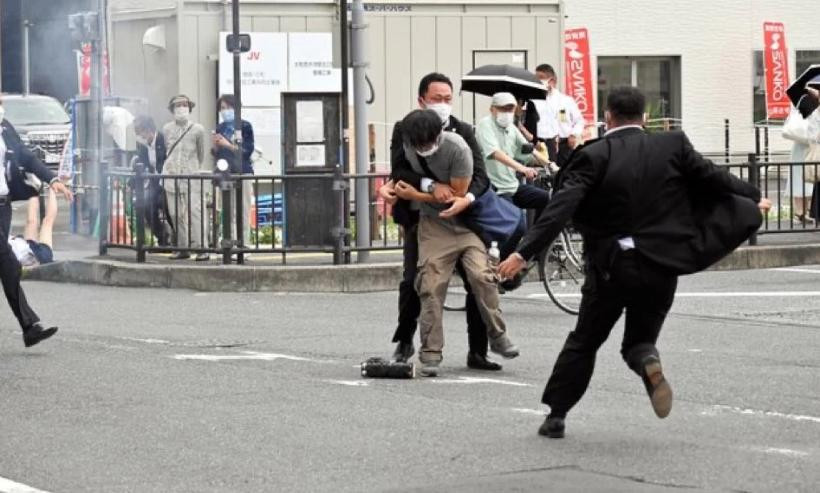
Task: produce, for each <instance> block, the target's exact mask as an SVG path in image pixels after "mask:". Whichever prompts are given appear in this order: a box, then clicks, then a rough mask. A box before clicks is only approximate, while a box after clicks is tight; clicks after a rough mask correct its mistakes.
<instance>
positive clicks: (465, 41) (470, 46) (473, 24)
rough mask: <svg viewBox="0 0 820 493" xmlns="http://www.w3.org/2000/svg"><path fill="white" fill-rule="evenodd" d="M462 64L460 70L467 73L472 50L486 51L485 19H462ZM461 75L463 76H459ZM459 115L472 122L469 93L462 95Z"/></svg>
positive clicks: (471, 101) (470, 63) (470, 66)
mask: <svg viewBox="0 0 820 493" xmlns="http://www.w3.org/2000/svg"><path fill="white" fill-rule="evenodd" d="M462 23H463V24H462V29H461V33H462V42H461V49H462V58H461V60H462V62H461V70H462V72H463V73H467V72H469V71H470V70H472V69H473V50H479V49H487V33H486V26H487V21H486V17H464V18H463V20H462ZM459 75H463V74H459ZM462 103H463V107H462V110H461V114H462V116H463V118H464V120H466V121H468V122H472V121H473V97H472V94H470V93H465V94H464V100H463V101H462Z"/></svg>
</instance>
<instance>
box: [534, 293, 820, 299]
mask: <svg viewBox="0 0 820 493" xmlns="http://www.w3.org/2000/svg"><path fill="white" fill-rule="evenodd" d="M557 296H558V298H580V297H581V293H566V294H559V295H557ZM809 296H820V291H727V292H723V293H710V292H692V293H675V298H792V297H809ZM547 297H548V296H547V294H546V293H544V294H541V293H533V294H528V295H527V298H530V299H546V298H547Z"/></svg>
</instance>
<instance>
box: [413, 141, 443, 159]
mask: <svg viewBox="0 0 820 493" xmlns="http://www.w3.org/2000/svg"><path fill="white" fill-rule="evenodd" d="M438 147H439V145H438V144H433V147H431V148H429V149H427V150H426V151H420V150H418V149H416V154H418V155H419V156H421V157H430V156H432V155H433V154H435V153H436V151H437V150H438Z"/></svg>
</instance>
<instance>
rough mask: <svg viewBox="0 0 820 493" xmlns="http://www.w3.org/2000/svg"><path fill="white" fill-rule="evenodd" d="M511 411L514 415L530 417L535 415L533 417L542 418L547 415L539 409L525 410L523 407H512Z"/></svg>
mask: <svg viewBox="0 0 820 493" xmlns="http://www.w3.org/2000/svg"><path fill="white" fill-rule="evenodd" d="M511 411H512V412H514V413H520V414H532V415H535V416H542V417H543V416H546V415H547V412H546V411H543V410H541V409H527V408H524V407H514V408H512V409H511Z"/></svg>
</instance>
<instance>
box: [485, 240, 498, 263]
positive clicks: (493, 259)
mask: <svg viewBox="0 0 820 493" xmlns="http://www.w3.org/2000/svg"><path fill="white" fill-rule="evenodd" d="M487 256H489V257H490V265H492V266H493V269H495V268H496V267H498V263H499V262H500V261H501V251H500V250H499V249H498V242H497V241H493V242H491V243H490V249H489V250H487Z"/></svg>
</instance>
